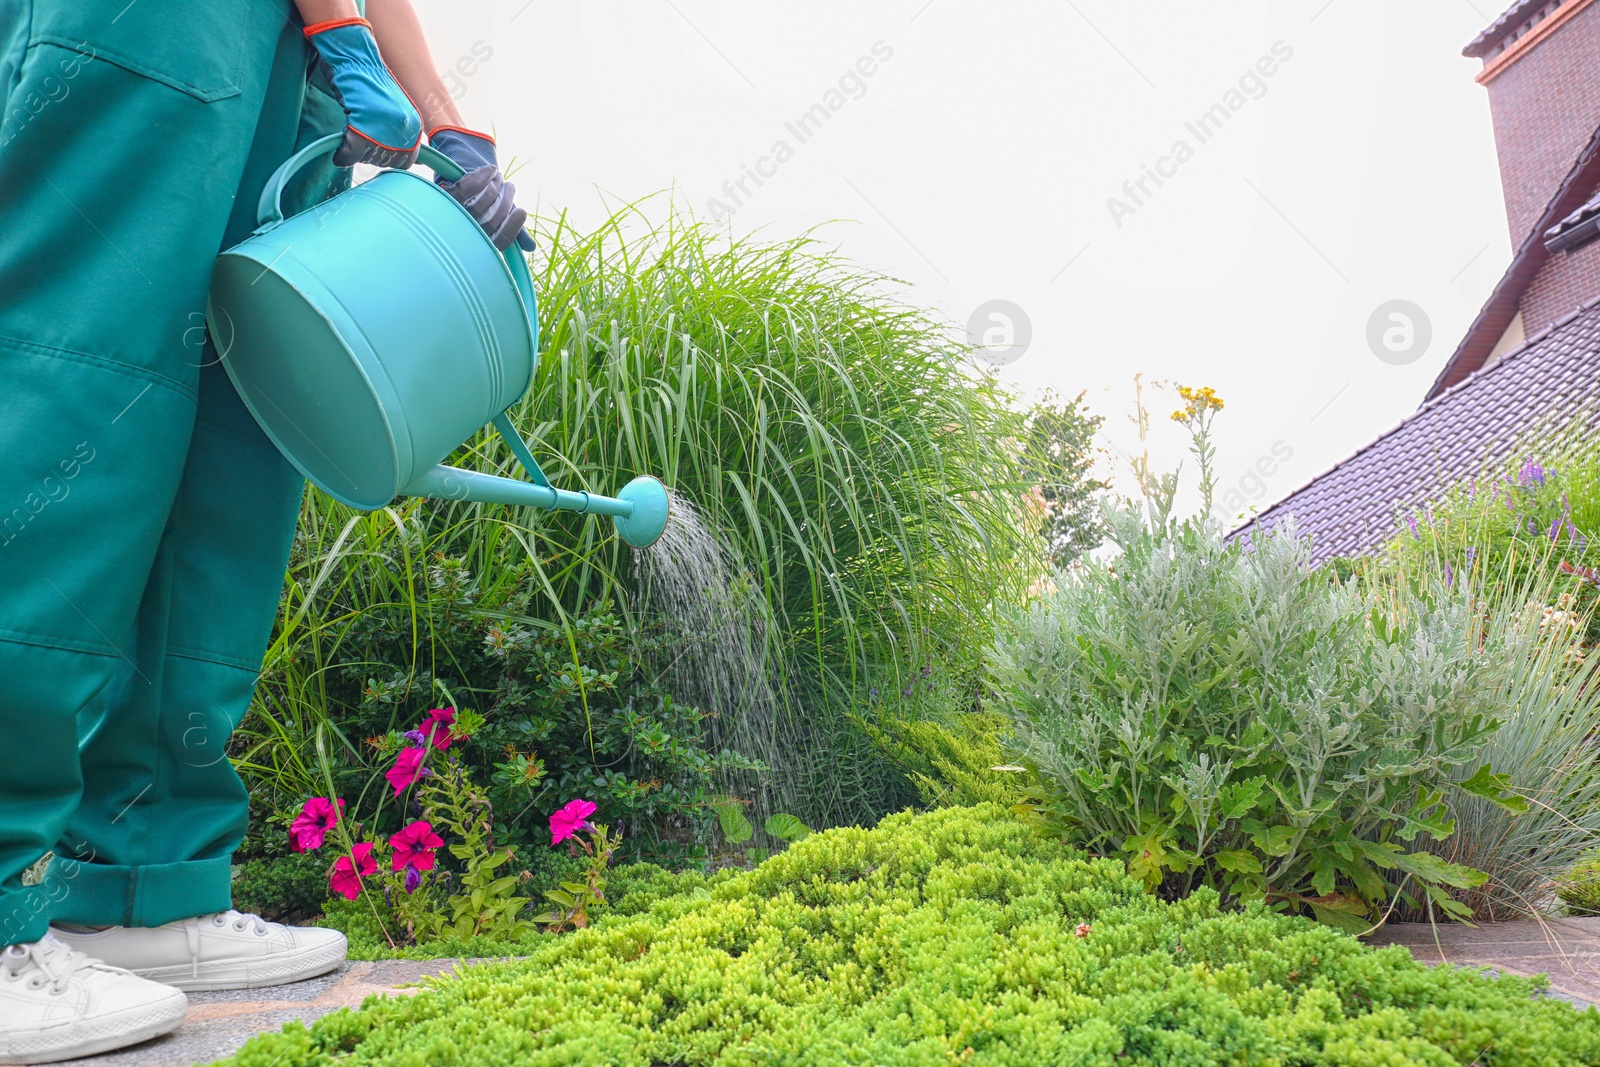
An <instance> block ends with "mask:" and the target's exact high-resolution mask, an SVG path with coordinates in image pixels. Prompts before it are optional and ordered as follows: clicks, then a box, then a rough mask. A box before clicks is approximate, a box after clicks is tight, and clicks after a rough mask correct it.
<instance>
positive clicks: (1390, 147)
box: [416, 0, 1511, 507]
mask: <svg viewBox="0 0 1600 1067" xmlns="http://www.w3.org/2000/svg"><path fill="white" fill-rule="evenodd" d="M1504 2H1505V0H1476V2H1474V0H1406V2H1405V3H1393V2H1388V3H1383V2H1379V0H1279V2H1274V3H1265V2H1259V0H1257V2H1238V3H1226V4H1223V3H1205V4H1196V3H1192V2H1178V0H1144V2H1142V3H1137V4H1130V3H1126V2H1120V0H1068V2H1063V3H1060V4H1057V3H1052V2H1045V0H1033V2H1015V0H1013V2H984V3H975V2H972V0H893V2H881V3H877V2H874V3H867V2H861V0H853V2H847V0H820V2H819V0H807V2H805V3H795V2H789V0H783V2H769V3H760V4H755V3H727V2H711V0H639V2H613V3H603V4H602V3H597V2H594V0H584V2H581V3H571V2H557V0H531V2H530V0H416V3H417V6H418V8H419V10H420V12H421V13H422V16H423V20H424V22H425V23H426V25H427V27H428V30H429V35H430V39H431V41H432V43H433V47H434V50H435V58H436V59H437V60H438V62H439V64H440V66H441V67H452V66H454V67H455V69H456V73H455V75H454V77H455V79H456V82H455V84H456V86H457V91H458V92H459V94H460V103H461V106H462V108H463V110H464V112H465V115H466V118H467V121H468V123H469V124H477V125H481V126H484V127H492V128H493V129H494V130H495V132H496V134H497V136H498V138H499V141H500V145H501V158H502V160H505V159H506V158H507V157H510V156H515V157H516V158H517V160H518V161H519V162H520V163H521V167H520V169H519V170H518V172H517V174H516V176H515V178H514V180H515V181H516V182H517V184H518V187H519V189H520V190H521V198H522V199H523V200H524V202H525V203H526V204H527V205H528V206H530V207H532V206H533V204H534V202H537V203H538V206H539V208H540V209H541V210H543V211H546V212H550V211H554V210H557V209H560V208H565V209H567V210H569V211H570V212H571V213H572V215H573V217H574V219H575V220H576V221H577V223H578V224H579V225H580V226H581V225H586V224H590V223H594V222H597V221H598V220H600V219H601V218H603V217H605V215H606V214H608V213H609V212H608V207H607V205H608V203H610V204H616V203H620V202H622V201H626V200H631V199H635V198H637V197H639V196H642V195H645V194H648V193H651V192H654V191H657V190H662V189H667V188H669V187H673V188H675V189H676V190H677V192H678V195H679V196H680V198H681V199H682V200H684V201H686V202H688V203H690V204H692V205H693V206H694V207H695V209H696V210H697V211H699V212H702V213H708V212H711V211H712V210H714V205H713V204H712V203H711V200H712V198H716V199H718V200H721V201H722V202H723V203H724V204H726V205H728V206H730V207H736V210H735V211H734V213H733V214H732V216H731V223H730V224H731V225H732V226H733V227H734V228H735V229H736V230H738V231H741V232H743V231H748V230H755V229H765V231H766V232H768V233H771V234H773V235H788V234H792V233H797V232H799V231H802V230H805V229H808V228H811V227H813V226H816V225H817V224H818V223H823V222H830V220H832V224H831V225H829V226H828V227H827V228H826V229H825V231H824V233H825V235H827V236H828V237H829V238H830V239H831V240H832V241H834V242H836V243H837V244H838V245H839V246H841V247H842V249H843V250H844V251H845V252H846V253H847V254H849V255H850V256H852V257H854V258H855V259H857V260H859V261H861V262H863V263H865V264H868V265H870V266H871V267H874V268H876V269H879V270H882V271H884V272H886V273H889V274H891V275H894V276H896V277H899V278H903V279H905V280H906V281H908V282H909V283H911V284H912V285H913V286H914V292H915V293H916V294H917V298H918V299H920V300H921V301H923V302H925V303H927V304H928V305H930V306H932V307H935V308H937V309H939V310H940V311H941V312H942V313H944V314H945V315H946V316H947V317H948V318H950V319H951V320H952V322H956V323H965V322H967V321H968V319H969V317H970V316H971V314H972V312H973V311H974V309H976V308H978V307H979V306H980V305H982V304H983V303H984V302H986V301H989V300H994V299H1000V300H1006V301H1010V302H1012V303H1014V304H1015V305H1017V306H1018V307H1020V308H1022V309H1023V311H1024V312H1025V313H1026V315H1027V316H1028V318H1029V320H1030V323H1031V327H1032V338H1031V342H1030V344H1029V347H1028V348H1027V350H1026V351H1025V352H1023V354H1022V355H1021V357H1020V358H1018V359H1017V360H1016V361H1015V362H1014V363H1011V364H1010V365H1008V366H1005V367H1004V368H1002V369H1001V370H1000V371H998V373H1000V374H1001V375H1002V376H1003V377H1004V378H1005V379H1007V380H1009V381H1011V382H1013V383H1015V384H1016V385H1018V386H1019V387H1022V388H1024V389H1030V390H1031V389H1037V388H1041V387H1044V386H1053V387H1054V388H1056V389H1057V390H1058V391H1061V392H1064V393H1067V394H1069V395H1072V394H1076V393H1077V392H1079V391H1080V390H1088V393H1089V401H1090V403H1091V405H1092V406H1093V407H1094V409H1095V410H1097V411H1099V412H1101V413H1103V414H1105V415H1106V416H1107V421H1106V431H1107V435H1108V437H1109V438H1110V440H1111V442H1112V443H1113V445H1114V446H1115V447H1118V448H1121V449H1124V450H1127V451H1132V450H1133V444H1132V437H1133V434H1132V429H1131V427H1130V426H1129V424H1128V422H1127V420H1126V418H1125V415H1126V413H1127V411H1128V410H1129V409H1130V407H1131V402H1132V377H1133V375H1134V374H1135V373H1136V372H1141V371H1142V372H1143V373H1144V374H1145V375H1146V378H1147V379H1166V380H1169V381H1173V382H1179V383H1183V384H1189V385H1210V386H1212V387H1214V388H1215V389H1216V390H1217V392H1218V393H1219V394H1220V395H1221V396H1222V397H1224V398H1225V400H1226V402H1227V409H1226V410H1225V411H1224V412H1223V414H1222V416H1221V418H1220V419H1219V421H1218V423H1217V430H1218V434H1219V438H1220V440H1219V467H1220V472H1221V482H1222V486H1221V489H1228V488H1233V489H1235V490H1238V491H1239V492H1240V498H1243V499H1247V500H1251V501H1253V502H1254V503H1256V504H1257V505H1258V506H1261V507H1264V506H1266V505H1267V504H1269V503H1270V502H1271V501H1273V500H1275V499H1277V498H1279V497H1281V496H1282V495H1284V494H1285V493H1287V492H1289V491H1290V490H1292V489H1294V488H1295V487H1297V486H1298V485H1300V484H1302V483H1304V482H1305V481H1307V480H1309V479H1310V478H1312V477H1313V476H1315V475H1316V474H1318V473H1319V472H1321V471H1322V470H1324V469H1326V468H1327V467H1328V466H1330V465H1332V464H1333V463H1335V462H1337V461H1338V460H1340V459H1341V458H1343V457H1344V456H1346V455H1348V454H1349V453H1351V452H1352V451H1354V450H1355V449H1357V448H1359V447H1360V446H1362V445H1364V444H1365V443H1366V442H1368V441H1369V440H1371V439H1372V438H1373V437H1374V436H1376V435H1377V434H1378V433H1380V432H1382V431H1383V430H1385V429H1387V428H1388V427H1390V426H1392V425H1393V424H1394V423H1395V422H1397V421H1398V420H1400V419H1401V418H1403V417H1405V416H1406V415H1407V414H1408V413H1409V412H1410V411H1412V410H1413V409H1414V408H1415V407H1416V406H1417V404H1418V403H1419V402H1420V400H1421V398H1422V395H1423V393H1424V392H1425V391H1426V389H1427V387H1428V385H1429V383H1430V382H1431V381H1432V380H1433V378H1434V376H1435V374H1437V372H1438V370H1439V368H1440V366H1441V365H1442V364H1443V362H1444V360H1445V359H1446V358H1447V357H1448V356H1449V354H1450V352H1451V351H1452V349H1453V348H1454V346H1455V343H1456V341H1457V340H1458V339H1459V338H1460V336H1461V333H1462V332H1463V330H1464V329H1465V328H1466V326H1467V324H1468V323H1469V322H1470V321H1471V319H1472V317H1473V316H1474V315H1475V314H1476V313H1477V311H1478V309H1479V307H1480V306H1481V305H1482V303H1483V300H1484V298H1485V297H1486V296H1487V294H1488V292H1489V290H1490V288H1491V287H1492V286H1493V284H1494V282H1495V281H1496V280H1497V279H1498V277H1499V275H1500V273H1501V271H1502V270H1503V269H1504V267H1505V265H1506V263H1507V262H1508V260H1509V258H1510V254H1511V244H1510V240H1509V238H1508V236H1507V233H1506V225H1505V215H1504V210H1503V207H1502V201H1501V196H1500V184H1499V175H1498V170H1497V167H1496V164H1495V152H1494V138H1493V133H1492V130H1491V127H1490V123H1489V109H1488V99H1487V94H1486V92H1485V90H1484V89H1483V88H1482V87H1481V86H1479V85H1477V84H1475V83H1474V82H1473V80H1472V78H1473V74H1474V73H1475V72H1476V71H1477V70H1478V68H1479V63H1478V61H1477V60H1471V59H1466V58H1464V57H1462V56H1461V54H1460V51H1461V47H1462V45H1464V44H1465V43H1466V42H1467V41H1468V40H1469V39H1471V38H1472V36H1473V35H1474V34H1476V33H1477V31H1478V30H1480V29H1481V28H1482V27H1483V26H1485V25H1487V24H1488V23H1489V22H1490V21H1491V20H1492V19H1493V18H1494V17H1495V16H1496V15H1498V14H1499V11H1500V8H1501V6H1503V3H1504ZM1480 3H1481V4H1486V5H1488V6H1479V4H1480ZM1275 46H1276V49H1277V51H1276V55H1274V48H1275ZM875 48H876V54H875V53H874V49H875ZM487 50H492V53H493V56H492V59H490V60H489V62H488V63H486V64H481V65H478V64H477V63H476V60H472V59H469V60H468V61H466V62H460V61H461V59H462V57H472V56H474V55H475V54H476V55H477V56H482V55H484V54H485V53H486V51H487ZM885 56H887V58H885ZM1285 56H1287V58H1285ZM863 57H872V60H871V61H870V62H866V63H864V64H863V65H862V68H861V69H870V70H871V74H870V75H867V76H860V75H859V74H856V75H855V76H854V77H853V78H852V77H851V76H850V72H852V71H853V70H854V69H855V68H857V64H858V61H861V60H862V58H863ZM1262 57H1272V60H1271V61H1270V62H1267V63H1265V64H1264V65H1263V66H1262V67H1261V68H1260V69H1270V70H1271V72H1272V73H1271V74H1270V76H1265V77H1262V76H1260V74H1259V70H1258V69H1257V64H1258V62H1259V61H1261V59H1262ZM1250 72H1255V75H1256V80H1254V81H1251V80H1247V81H1246V83H1245V85H1244V86H1243V90H1244V91H1243V93H1242V94H1241V95H1240V96H1238V97H1233V98H1231V100H1230V99H1229V98H1228V96H1227V94H1228V91H1229V90H1230V89H1236V88H1239V87H1240V78H1241V76H1243V75H1246V74H1247V73H1250ZM841 77H844V78H845V81H844V83H843V90H844V91H843V93H842V94H841V95H840V96H834V97H831V98H830V97H829V95H828V94H829V91H830V90H832V89H838V88H840V87H841V81H840V79H841ZM1241 98H1242V100H1243V102H1242V104H1241V103H1240V101H1241ZM841 100H842V101H843V102H842V104H841V103H840V101H841ZM819 102H820V103H824V104H827V103H830V102H831V103H833V104H835V105H836V108H837V109H836V111H834V112H833V113H832V114H831V117H830V118H829V119H828V121H827V122H826V124H824V125H823V126H822V128H821V129H820V131H818V132H816V133H815V134H814V135H812V136H810V137H809V138H808V139H806V140H805V141H804V142H803V143H802V142H801V141H800V139H799V138H798V137H796V135H795V133H794V132H793V131H792V130H789V129H788V128H786V126H785V123H794V122H796V120H797V119H798V118H799V116H800V115H801V114H802V113H804V112H805V111H806V110H807V109H808V108H810V107H811V106H812V105H813V104H817V103H819ZM1229 102H1232V103H1233V104H1235V105H1236V106H1237V111H1236V112H1232V113H1231V115H1230V117H1229V119H1228V120H1227V122H1226V123H1225V124H1223V125H1222V128H1221V129H1220V130H1219V131H1216V132H1214V133H1212V134H1211V135H1210V136H1209V137H1207V139H1206V140H1205V141H1204V142H1203V143H1202V142H1201V140H1200V139H1199V138H1198V137H1197V136H1196V135H1195V133H1194V132H1193V131H1191V130H1188V129H1187V128H1186V127H1185V123H1186V122H1191V123H1192V122H1194V121H1195V120H1197V118H1198V117H1199V116H1200V115H1201V114H1202V113H1204V112H1205V111H1206V110H1207V109H1208V108H1210V107H1211V106H1212V105H1214V104H1217V103H1224V104H1226V103H1229ZM779 140H782V141H785V142H787V144H788V146H789V147H790V149H792V156H791V157H788V158H785V159H783V160H782V161H781V162H779V161H777V160H776V159H775V158H773V159H769V160H767V161H765V162H762V157H763V156H770V155H771V153H772V152H773V148H774V143H775V142H777V141H779ZM1179 140H1183V141H1185V142H1186V143H1187V145H1188V147H1189V149H1190V150H1191V154H1190V155H1188V156H1186V157H1185V158H1184V160H1183V161H1182V162H1181V163H1179V162H1178V161H1177V160H1176V159H1175V158H1174V159H1172V160H1170V161H1162V159H1161V157H1164V156H1169V155H1171V153H1172V152H1173V147H1174V144H1175V142H1177V141H1179ZM1158 162H1160V164H1161V167H1162V169H1163V170H1165V171H1166V172H1167V173H1168V175H1169V176H1168V177H1166V178H1164V179H1163V184H1162V185H1160V186H1159V187H1158V186H1156V185H1155V184H1154V183H1153V182H1152V181H1150V180H1149V179H1146V187H1145V192H1146V193H1148V194H1149V195H1144V193H1141V200H1142V201H1143V203H1142V204H1135V203H1134V202H1133V201H1132V200H1131V199H1130V198H1129V197H1128V196H1127V195H1126V194H1125V193H1124V192H1123V184H1124V182H1128V181H1130V180H1133V181H1136V180H1137V179H1138V178H1139V177H1140V176H1141V173H1142V170H1143V167H1144V166H1145V165H1149V166H1151V167H1155V166H1156V165H1157V164H1158ZM758 163H759V164H760V165H761V167H762V169H764V170H765V171H767V172H768V174H769V175H770V176H768V177H765V178H763V182H762V184H761V185H760V186H759V187H757V186H756V185H755V184H754V183H753V182H751V181H750V180H749V179H747V180H746V185H745V193H748V194H749V195H745V193H741V194H740V199H741V200H742V203H738V204H735V203H734V201H733V200H731V199H730V198H729V196H728V194H727V193H725V192H724V190H723V186H724V183H725V182H730V181H737V180H738V179H739V177H740V176H741V174H742V173H743V172H744V168H745V167H746V166H749V167H752V168H753V167H756V166H757V165H758ZM1114 196H1115V197H1118V198H1121V199H1122V200H1123V201H1124V202H1125V203H1127V204H1130V205H1131V206H1133V207H1134V208H1135V210H1134V211H1133V212H1132V213H1120V218H1113V212H1112V210H1111V209H1110V207H1109V206H1108V203H1107V201H1108V199H1109V198H1111V197H1114ZM1118 223H1120V225H1119V224H1118ZM1396 299H1403V300H1409V301H1411V302H1413V303H1414V304H1416V305H1417V306H1418V307H1420V308H1421V309H1422V310H1423V312H1424V313H1425V314H1426V316H1427V317H1428V320H1429V322H1430V324H1431V331H1432V341H1431V343H1430V345H1429V347H1428V348H1427V350H1426V352H1425V353H1424V354H1423V355H1422V356H1421V358H1420V359H1417V360H1416V361H1415V362H1412V363H1410V364H1408V365H1404V366H1396V365H1392V364H1390V363H1385V362H1383V361H1380V360H1379V359H1378V358H1377V357H1376V356H1375V355H1374V353H1373V352H1372V350H1371V349H1370V348H1369V346H1368V343H1367V337H1366V334H1367V324H1368V320H1369V318H1370V317H1371V315H1372V313H1373V311H1374V309H1376V308H1377V307H1378V306H1379V305H1381V304H1384V303H1385V302H1387V301H1390V300H1396ZM1174 406H1175V402H1174V401H1173V400H1172V399H1171V398H1170V397H1159V398H1157V400H1156V401H1155V408H1156V415H1157V416H1158V419H1157V421H1158V422H1160V423H1162V426H1161V433H1162V437H1161V438H1160V439H1159V440H1158V448H1157V459H1158V461H1161V462H1163V465H1166V466H1170V465H1171V464H1172V463H1175V462H1177V461H1178V460H1179V459H1180V458H1181V457H1182V454H1183V452H1182V449H1183V442H1182V440H1180V439H1179V438H1178V437H1177V436H1176V435H1175V433H1174V431H1175V430H1176V427H1173V426H1171V424H1170V423H1167V421H1166V415H1167V413H1169V412H1170V410H1171V409H1172V407H1174ZM1274 448H1276V451H1277V456H1278V457H1280V458H1281V457H1282V456H1284V455H1285V454H1289V455H1291V456H1292V458H1290V459H1288V460H1287V461H1286V462H1282V463H1278V462H1277V461H1276V460H1274V461H1273V462H1270V463H1267V464H1265V465H1264V466H1265V467H1267V468H1273V470H1272V473H1271V475H1270V476H1268V477H1261V476H1260V475H1256V476H1255V477H1256V479H1257V480H1255V481H1252V480H1250V472H1251V471H1252V470H1253V469H1254V468H1255V465H1256V463H1257V460H1258V459H1259V458H1260V457H1263V456H1270V455H1272V453H1273V451H1274ZM1219 492H1220V490H1219ZM1235 499H1239V498H1235Z"/></svg>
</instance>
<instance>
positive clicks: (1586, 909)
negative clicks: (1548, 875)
mask: <svg viewBox="0 0 1600 1067" xmlns="http://www.w3.org/2000/svg"><path fill="white" fill-rule="evenodd" d="M1555 889H1556V895H1557V896H1559V897H1560V898H1561V899H1562V901H1563V902H1564V903H1565V904H1566V905H1567V906H1568V907H1570V908H1571V909H1572V910H1573V911H1575V912H1577V913H1579V914H1580V915H1600V852H1591V853H1590V854H1589V855H1588V856H1587V857H1585V858H1584V859H1583V860H1580V861H1579V862H1577V863H1574V864H1573V865H1572V866H1571V867H1570V868H1569V869H1568V870H1566V871H1565V872H1563V873H1562V875H1561V877H1559V878H1557V879H1556V880H1555Z"/></svg>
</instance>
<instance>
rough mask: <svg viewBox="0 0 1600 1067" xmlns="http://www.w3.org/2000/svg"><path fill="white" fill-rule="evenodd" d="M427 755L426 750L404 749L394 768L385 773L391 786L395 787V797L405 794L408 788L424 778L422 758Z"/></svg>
mask: <svg viewBox="0 0 1600 1067" xmlns="http://www.w3.org/2000/svg"><path fill="white" fill-rule="evenodd" d="M426 754H427V753H426V751H425V750H424V749H420V748H402V749H401V750H400V755H399V758H397V759H396V760H395V761H394V766H393V767H390V768H389V769H388V770H387V771H384V772H383V776H384V777H385V778H387V779H389V784H390V785H392V786H394V795H395V796H399V795H400V794H401V793H403V792H405V788H406V786H408V785H410V784H411V783H412V782H414V781H416V780H417V779H418V778H421V777H422V757H423V756H424V755H426Z"/></svg>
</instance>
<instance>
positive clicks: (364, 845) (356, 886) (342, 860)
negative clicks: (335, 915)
mask: <svg viewBox="0 0 1600 1067" xmlns="http://www.w3.org/2000/svg"><path fill="white" fill-rule="evenodd" d="M372 849H373V845H372V842H370V841H363V842H361V843H360V844H358V845H357V846H356V847H355V848H353V849H351V851H350V855H349V856H340V857H339V860H338V862H337V863H335V864H334V865H333V873H332V874H331V875H329V876H328V886H329V888H331V889H332V890H333V891H334V892H335V893H338V894H339V895H340V896H341V897H344V898H345V899H346V900H354V899H356V897H358V896H360V895H361V879H363V878H366V877H369V876H371V875H374V874H377V873H378V861H377V860H375V859H373V858H372Z"/></svg>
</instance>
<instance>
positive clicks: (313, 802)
mask: <svg viewBox="0 0 1600 1067" xmlns="http://www.w3.org/2000/svg"><path fill="white" fill-rule="evenodd" d="M343 808H344V801H343V800H340V801H339V802H338V805H337V806H335V805H334V802H333V801H331V800H329V799H327V798H326V797H312V798H311V799H310V800H308V801H306V804H305V807H303V808H301V809H300V814H299V815H296V816H295V817H294V822H293V823H291V824H290V825H289V847H290V848H292V849H294V850H295V851H296V852H314V851H316V850H317V849H319V848H321V847H322V841H323V838H325V837H327V836H328V831H329V830H332V829H333V828H334V827H335V826H337V825H338V824H339V812H340V811H341V810H342V809H343Z"/></svg>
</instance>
